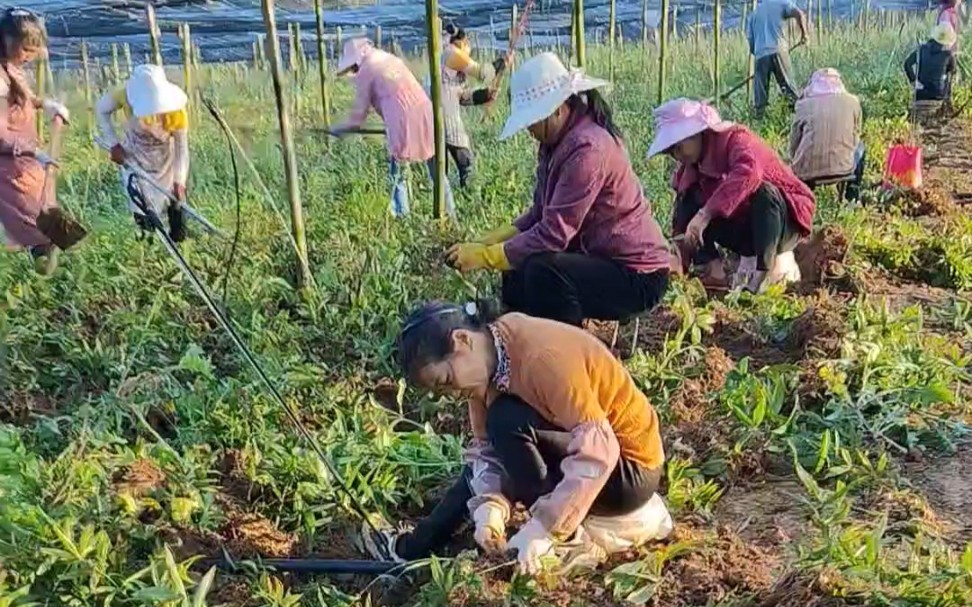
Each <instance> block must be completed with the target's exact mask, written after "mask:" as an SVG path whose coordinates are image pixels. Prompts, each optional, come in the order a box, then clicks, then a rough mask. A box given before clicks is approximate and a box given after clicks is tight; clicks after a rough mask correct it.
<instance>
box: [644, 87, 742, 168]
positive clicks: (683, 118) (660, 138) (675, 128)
mask: <svg viewBox="0 0 972 607" xmlns="http://www.w3.org/2000/svg"><path fill="white" fill-rule="evenodd" d="M654 115H655V139H654V141H652V142H651V147H650V148H648V157H649V158H651V157H652V156H657V155H658V154H661V153H662V152H664V151H666V150H668V149H669V148H671V147H672V146H673V145H675V144H677V143H680V142H682V141H685V140H686V139H688V138H689V137H691V136H693V135H698V134H699V133H701V132H703V131H707V130H713V131H716V132H721V131H725V130H727V129H729V128H730V127H732V126H733V123H732V122H729V121H726V120H723V119H722V118H721V117H720V116H719V111H718V110H716V109H715V108H714V107H712V106H711V105H709V104H708V103H705V102H703V101H696V100H694V99H686V98H684V97H682V98H679V99H672V100H671V101H667V102H665V103H663V104H661V105H659V106H658V107H656V108H655V112H654Z"/></svg>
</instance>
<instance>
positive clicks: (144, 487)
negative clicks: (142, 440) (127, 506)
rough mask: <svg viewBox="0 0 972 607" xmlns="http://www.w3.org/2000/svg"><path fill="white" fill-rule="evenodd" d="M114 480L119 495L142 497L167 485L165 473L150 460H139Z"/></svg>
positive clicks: (123, 470) (120, 472)
mask: <svg viewBox="0 0 972 607" xmlns="http://www.w3.org/2000/svg"><path fill="white" fill-rule="evenodd" d="M113 480H114V485H115V490H116V491H117V492H118V493H127V494H128V495H130V496H132V497H142V496H143V495H148V494H149V493H151V492H153V491H155V490H157V489H161V488H162V486H163V485H165V472H163V471H162V470H160V469H159V467H158V466H156V465H155V464H154V463H152V462H150V461H149V460H146V459H139V460H135V461H134V462H132V463H131V464H129V465H128V466H125V468H123V469H122V470H120V471H119V472H118V473H116V474H115V478H114V479H113Z"/></svg>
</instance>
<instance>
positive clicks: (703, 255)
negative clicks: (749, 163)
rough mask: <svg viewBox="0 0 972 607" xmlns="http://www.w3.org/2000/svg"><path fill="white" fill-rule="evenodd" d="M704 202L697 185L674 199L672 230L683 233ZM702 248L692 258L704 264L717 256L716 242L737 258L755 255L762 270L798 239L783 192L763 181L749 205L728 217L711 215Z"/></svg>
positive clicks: (758, 267) (757, 266)
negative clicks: (737, 256)
mask: <svg viewBox="0 0 972 607" xmlns="http://www.w3.org/2000/svg"><path fill="white" fill-rule="evenodd" d="M704 205H705V201H704V200H702V195H701V192H700V190H699V189H698V188H697V187H693V188H690V189H689V191H687V192H686V193H685V194H684V195H683V196H680V197H679V198H678V200H676V201H675V217H674V220H673V224H674V225H673V228H674V229H673V232H674V233H675V234H676V235H678V234H684V233H685V229H686V228H687V227H688V224H689V222H690V221H692V218H693V217H695V215H696V214H697V213H698V212H699V210H701V209H702V207H703V206H704ZM702 240H703V243H702V247H701V248H700V249H699V250H698V251H696V252H695V255H694V257H693V258H692V261H693V262H695V263H697V264H704V263H707V262H709V261H712V260H713V259H718V258H719V249H718V248H716V245H717V244H718V245H720V246H722V247H725V248H726V249H729V250H730V251H732V252H734V253H736V254H737V255H740V256H741V257H755V258H756V268H757V269H758V270H760V271H763V272H766V271H769V269H770V268H771V267H773V260H774V259H775V258H776V256H777V255H778V254H779V253H783V252H786V251H792V250H793V249H794V248H796V245H797V243H798V242H799V240H800V230H799V226H798V225H797V223H796V221H795V220H794V218H793V215H792V213H790V208H789V207H788V206H787V204H786V199H785V198H783V194H781V193H780V191H779V190H778V189H777V188H776V186H774V185H772V184H770V183H763V185H761V186H760V187H759V189H758V190H756V191H755V192H754V193H753V195H752V196H751V197H750V198H749V207H748V208H747V209H746V211H744V212H740V213H736V214H735V215H734V216H732V217H728V218H725V217H714V218H713V219H712V221H711V222H709V226H708V227H707V228H706V230H705V233H704V234H703V235H702Z"/></svg>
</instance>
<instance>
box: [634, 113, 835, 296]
mask: <svg viewBox="0 0 972 607" xmlns="http://www.w3.org/2000/svg"><path fill="white" fill-rule="evenodd" d="M662 153H665V154H668V155H670V156H672V157H673V158H674V159H675V160H677V161H678V163H679V166H678V169H677V170H676V172H675V178H674V181H673V186H674V188H675V191H676V192H677V194H678V197H677V200H676V203H675V213H674V218H673V224H674V225H673V233H674V234H675V239H676V241H680V247H679V248H680V249H682V252H683V257H685V256H691V258H692V259H693V260H694V261H695V262H696V263H703V264H705V265H706V277H707V278H709V279H712V280H724V279H725V275H724V271H723V269H722V260H721V259H720V256H719V251H718V249H717V248H716V245H717V244H718V245H721V246H722V247H724V248H726V249H728V250H730V251H733V252H734V253H737V254H738V255H739V256H740V263H739V269H738V270H737V272H736V276H735V277H734V278H733V287H734V288H746V289H748V290H750V291H753V292H756V291H759V290H760V289H762V288H763V287H765V286H766V285H769V284H773V283H776V282H783V281H792V282H796V281H799V280H800V270H799V268H798V267H797V265H796V261H795V259H794V257H793V249H794V248H795V247H796V245H797V242H798V241H799V240H800V238H802V237H804V236H807V235H809V234H810V230H811V228H812V226H813V213H814V209H815V207H816V201H815V200H814V197H813V192H811V191H810V188H808V187H807V186H806V184H804V183H803V182H802V181H800V180H799V179H798V178H797V176H796V175H794V174H793V171H792V170H790V167H788V166H786V165H785V164H783V161H782V160H780V157H779V155H778V154H777V153H776V152H775V151H773V149H772V148H771V147H769V145H767V144H766V142H764V141H763V140H762V139H760V138H759V136H758V135H756V134H754V133H753V132H751V131H750V130H749V129H747V128H746V127H744V126H741V125H737V124H733V123H731V122H726V121H723V120H722V119H721V118H720V117H719V113H718V112H717V111H716V110H715V108H713V107H711V106H709V105H708V104H705V103H702V102H699V101H693V100H690V99H674V100H672V101H669V102H667V103H665V104H663V105H661V106H659V107H657V108H655V140H654V141H653V142H652V144H651V148H650V149H649V150H648V156H649V157H651V156H655V155H656V154H662Z"/></svg>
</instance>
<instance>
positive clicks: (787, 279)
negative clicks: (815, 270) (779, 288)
mask: <svg viewBox="0 0 972 607" xmlns="http://www.w3.org/2000/svg"><path fill="white" fill-rule="evenodd" d="M801 278H802V276H801V275H800V266H799V265H797V262H796V256H795V255H794V254H793V251H787V252H785V253H780V254H779V255H777V256H776V259H774V260H773V267H772V268H771V269H770V271H769V273H768V274H767V275H766V280H764V281H763V284H762V285H760V290H764V289H765V288H766V287H768V286H770V285H775V284H779V283H783V284H788V283H795V282H800V279H801Z"/></svg>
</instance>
